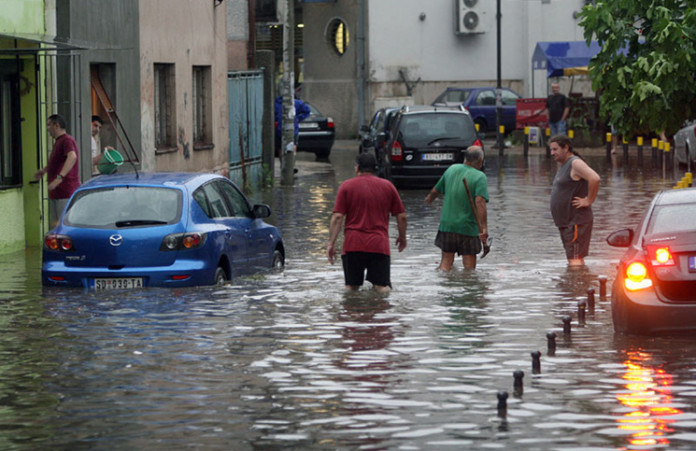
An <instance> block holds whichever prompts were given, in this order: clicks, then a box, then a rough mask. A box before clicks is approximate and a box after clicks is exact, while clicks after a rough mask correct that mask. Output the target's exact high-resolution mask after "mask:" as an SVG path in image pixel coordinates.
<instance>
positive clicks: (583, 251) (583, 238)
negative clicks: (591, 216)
mask: <svg viewBox="0 0 696 451" xmlns="http://www.w3.org/2000/svg"><path fill="white" fill-rule="evenodd" d="M558 230H559V231H560V232H561V241H563V247H564V248H565V252H566V257H567V258H568V260H571V259H572V260H577V259H580V258H585V257H587V254H588V253H589V252H590V238H591V236H592V222H588V223H586V224H576V225H572V226H569V227H559V228H558Z"/></svg>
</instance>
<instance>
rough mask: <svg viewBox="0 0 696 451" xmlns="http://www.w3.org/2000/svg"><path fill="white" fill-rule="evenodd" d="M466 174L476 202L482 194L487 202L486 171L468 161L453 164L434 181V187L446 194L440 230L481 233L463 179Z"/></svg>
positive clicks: (469, 233)
mask: <svg viewBox="0 0 696 451" xmlns="http://www.w3.org/2000/svg"><path fill="white" fill-rule="evenodd" d="M464 177H466V182H467V183H468V185H469V191H471V197H472V199H474V202H476V196H481V197H483V198H484V199H486V202H488V181H487V180H486V174H484V173H483V172H481V171H479V170H478V169H474V168H472V167H471V166H467V165H465V164H453V165H452V166H450V167H449V168H447V170H446V171H445V173H444V174H442V177H440V180H438V182H437V184H436V185H435V189H436V190H437V191H438V192H440V193H441V194H444V195H445V200H444V202H443V204H442V216H441V217H440V228H439V229H440V231H441V232H454V233H459V234H461V235H468V236H478V234H479V230H478V226H477V225H476V219H475V218H474V215H473V212H472V211H471V204H470V203H469V199H468V197H467V195H466V188H464V182H463V181H462V179H463V178H464Z"/></svg>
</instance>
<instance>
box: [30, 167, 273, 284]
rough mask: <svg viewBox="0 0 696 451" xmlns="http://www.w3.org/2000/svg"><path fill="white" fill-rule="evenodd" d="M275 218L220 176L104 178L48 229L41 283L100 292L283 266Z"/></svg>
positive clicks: (211, 280)
mask: <svg viewBox="0 0 696 451" xmlns="http://www.w3.org/2000/svg"><path fill="white" fill-rule="evenodd" d="M270 214H271V210H270V208H269V207H268V206H267V205H254V206H253V207H252V206H251V205H250V204H249V201H248V200H247V198H246V196H244V194H243V193H242V192H241V191H240V190H239V188H237V186H236V185H235V184H234V183H232V182H231V181H230V180H229V179H227V178H225V177H222V176H219V175H215V174H193V173H139V174H138V173H127V174H121V175H109V176H100V177H96V178H93V179H90V180H89V181H88V182H86V183H85V184H83V185H82V186H80V188H78V190H77V191H75V193H74V194H73V196H72V198H71V199H70V201H69V203H68V206H67V207H66V210H65V212H64V213H63V216H62V218H61V220H60V223H59V224H58V226H57V227H56V228H55V229H53V230H51V231H50V232H49V233H48V234H47V235H46V237H45V239H44V246H43V266H42V271H41V272H42V281H43V284H44V285H47V286H57V287H84V288H87V289H93V290H108V289H130V288H141V287H154V286H159V287H183V286H193V285H212V284H221V283H223V282H224V281H226V280H231V279H232V278H234V277H236V276H239V275H242V274H248V273H251V272H255V271H258V270H261V269H264V268H274V267H275V268H280V267H282V266H283V265H284V262H285V248H284V246H283V240H282V238H281V236H280V233H279V231H278V229H276V228H275V227H274V226H271V225H269V224H266V223H265V222H264V221H263V219H264V218H267V217H269V216H270Z"/></svg>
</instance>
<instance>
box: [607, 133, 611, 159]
mask: <svg viewBox="0 0 696 451" xmlns="http://www.w3.org/2000/svg"><path fill="white" fill-rule="evenodd" d="M609 159H611V133H610V132H607V160H609Z"/></svg>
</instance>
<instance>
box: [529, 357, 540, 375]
mask: <svg viewBox="0 0 696 451" xmlns="http://www.w3.org/2000/svg"><path fill="white" fill-rule="evenodd" d="M531 355H532V374H539V373H541V351H534V352H532V353H531Z"/></svg>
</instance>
